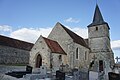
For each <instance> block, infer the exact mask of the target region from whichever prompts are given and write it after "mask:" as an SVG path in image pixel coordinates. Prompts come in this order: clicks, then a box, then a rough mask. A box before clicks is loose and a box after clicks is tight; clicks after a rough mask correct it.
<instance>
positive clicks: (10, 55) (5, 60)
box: [0, 45, 29, 64]
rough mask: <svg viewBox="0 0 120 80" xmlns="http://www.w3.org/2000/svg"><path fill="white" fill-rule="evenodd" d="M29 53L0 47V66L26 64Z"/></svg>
mask: <svg viewBox="0 0 120 80" xmlns="http://www.w3.org/2000/svg"><path fill="white" fill-rule="evenodd" d="M28 63H29V51H26V50H21V49H17V48H13V47H7V46H1V45H0V64H28Z"/></svg>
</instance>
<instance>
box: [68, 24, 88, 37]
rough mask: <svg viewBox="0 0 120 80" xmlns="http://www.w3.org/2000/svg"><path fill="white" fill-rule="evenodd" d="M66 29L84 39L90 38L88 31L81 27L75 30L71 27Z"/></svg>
mask: <svg viewBox="0 0 120 80" xmlns="http://www.w3.org/2000/svg"><path fill="white" fill-rule="evenodd" d="M66 27H67V28H68V29H70V30H72V31H73V32H74V33H76V34H77V35H79V36H81V37H82V38H88V29H86V28H81V27H74V28H70V27H69V26H66Z"/></svg>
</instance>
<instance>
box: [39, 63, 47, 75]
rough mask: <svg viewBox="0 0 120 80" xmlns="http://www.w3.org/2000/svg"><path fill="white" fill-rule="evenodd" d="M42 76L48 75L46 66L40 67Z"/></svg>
mask: <svg viewBox="0 0 120 80" xmlns="http://www.w3.org/2000/svg"><path fill="white" fill-rule="evenodd" d="M40 72H41V73H40V74H41V75H46V74H47V67H46V66H45V65H43V66H41V67H40Z"/></svg>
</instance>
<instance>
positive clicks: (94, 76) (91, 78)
mask: <svg viewBox="0 0 120 80" xmlns="http://www.w3.org/2000/svg"><path fill="white" fill-rule="evenodd" d="M97 79H98V72H94V71H89V80H97Z"/></svg>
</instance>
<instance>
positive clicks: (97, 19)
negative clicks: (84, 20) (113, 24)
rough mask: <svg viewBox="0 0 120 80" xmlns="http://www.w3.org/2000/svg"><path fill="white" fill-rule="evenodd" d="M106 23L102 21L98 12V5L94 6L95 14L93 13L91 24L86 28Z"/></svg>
mask: <svg viewBox="0 0 120 80" xmlns="http://www.w3.org/2000/svg"><path fill="white" fill-rule="evenodd" d="M105 23H106V22H105V21H104V19H103V17H102V14H101V12H100V9H99V7H98V5H97V4H96V8H95V13H94V17H93V22H92V23H91V24H90V25H89V26H88V27H90V26H94V25H100V24H105Z"/></svg>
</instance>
